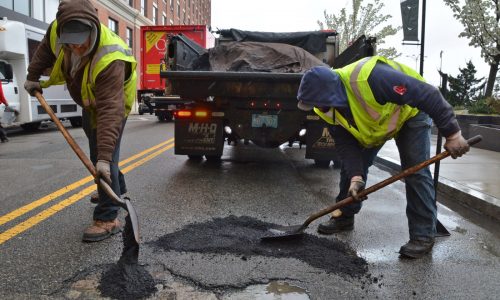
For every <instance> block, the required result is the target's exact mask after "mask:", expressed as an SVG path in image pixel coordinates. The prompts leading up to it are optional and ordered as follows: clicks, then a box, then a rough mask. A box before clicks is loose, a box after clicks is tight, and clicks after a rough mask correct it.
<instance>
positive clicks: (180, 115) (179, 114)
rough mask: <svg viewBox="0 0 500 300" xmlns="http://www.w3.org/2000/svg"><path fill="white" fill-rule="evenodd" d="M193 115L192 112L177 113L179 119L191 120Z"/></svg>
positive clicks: (180, 111) (179, 111)
mask: <svg viewBox="0 0 500 300" xmlns="http://www.w3.org/2000/svg"><path fill="white" fill-rule="evenodd" d="M191 115H192V113H191V111H190V110H178V111H176V112H175V116H176V117H177V118H190V117H191Z"/></svg>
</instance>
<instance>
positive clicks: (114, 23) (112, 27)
mask: <svg viewBox="0 0 500 300" xmlns="http://www.w3.org/2000/svg"><path fill="white" fill-rule="evenodd" d="M108 28H109V29H110V30H111V31H113V32H114V33H116V34H118V21H116V20H113V19H111V18H109V19H108Z"/></svg>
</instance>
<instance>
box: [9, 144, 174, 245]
mask: <svg viewBox="0 0 500 300" xmlns="http://www.w3.org/2000/svg"><path fill="white" fill-rule="evenodd" d="M172 147H174V144H170V145H168V146H166V147H164V148H162V149H160V150H158V151H156V152H154V153H151V154H150V155H148V156H146V157H144V158H142V159H140V160H139V161H137V162H135V163H133V164H131V165H130V166H128V167H126V168H124V169H123V170H122V172H123V173H127V172H130V171H131V170H133V169H135V168H137V167H139V166H140V165H142V164H144V163H146V162H147V161H149V160H151V159H153V158H155V157H156V156H158V155H160V154H162V153H163V152H165V151H167V150H168V149H171V148H172ZM95 189H96V186H95V185H92V186H89V187H87V188H85V189H83V190H81V191H80V192H78V193H76V194H74V195H71V196H70V197H69V198H66V199H63V200H61V201H60V202H59V203H57V204H54V205H52V206H51V207H49V208H47V209H45V210H43V211H42V212H40V213H39V214H37V215H36V216H33V217H31V218H29V219H27V220H26V221H24V222H21V223H19V224H18V225H16V226H14V227H12V228H10V229H7V230H6V231H4V232H2V233H0V245H1V244H3V243H5V242H6V241H8V240H10V239H11V238H13V237H15V236H16V235H18V234H20V233H22V232H24V231H26V230H28V229H30V228H32V227H33V226H35V225H37V224H38V223H40V222H42V221H43V220H46V219H48V218H49V217H50V216H52V215H54V214H56V213H57V212H59V211H61V210H63V209H64V208H66V207H68V206H70V205H71V204H73V203H75V202H77V201H78V200H80V199H82V198H83V197H85V196H87V195H89V194H90V193H92V192H93V191H95Z"/></svg>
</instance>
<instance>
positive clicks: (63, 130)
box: [35, 92, 139, 244]
mask: <svg viewBox="0 0 500 300" xmlns="http://www.w3.org/2000/svg"><path fill="white" fill-rule="evenodd" d="M35 97H36V98H37V99H38V102H40V104H41V105H42V107H43V109H45V111H46V112H47V113H48V114H49V116H50V118H51V119H52V121H53V122H54V123H55V124H56V126H57V128H58V129H59V131H61V133H62V135H63V136H64V138H65V139H66V141H67V142H68V144H69V145H70V147H71V148H72V149H73V151H74V152H75V154H76V155H77V156H78V158H80V160H81V161H82V163H83V164H84V165H85V167H87V170H89V172H90V174H92V176H94V178H96V176H97V173H96V170H95V168H94V165H93V164H92V162H91V161H90V159H89V158H88V157H87V156H86V155H85V153H84V152H83V150H82V148H80V146H78V144H77V143H76V141H75V140H74V139H73V137H72V136H71V135H70V134H69V132H68V131H67V130H66V128H65V127H64V126H63V124H62V123H61V121H60V120H59V118H57V117H56V115H55V114H54V111H53V110H52V108H51V107H50V106H49V105H48V104H47V101H45V98H44V97H43V96H42V94H40V93H39V92H35ZM99 186H100V187H101V188H102V189H103V190H104V192H106V194H107V195H108V196H109V197H111V199H113V201H115V202H116V204H117V205H119V206H121V207H122V208H123V209H125V210H126V211H127V212H128V214H129V217H130V221H131V223H132V229H133V231H134V237H135V241H136V242H137V244H139V221H138V219H137V213H136V212H135V209H134V207H133V206H132V204H131V203H130V200H128V199H126V198H125V199H124V200H122V199H121V198H120V197H118V196H117V195H116V194H115V192H113V189H111V187H110V186H109V185H108V184H107V183H106V181H104V180H102V178H101V179H100V180H99Z"/></svg>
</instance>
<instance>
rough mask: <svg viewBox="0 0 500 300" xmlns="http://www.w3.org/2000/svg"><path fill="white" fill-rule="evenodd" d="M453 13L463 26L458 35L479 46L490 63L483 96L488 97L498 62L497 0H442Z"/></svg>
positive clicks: (499, 33)
mask: <svg viewBox="0 0 500 300" xmlns="http://www.w3.org/2000/svg"><path fill="white" fill-rule="evenodd" d="M444 2H445V3H446V5H448V6H449V7H451V9H452V10H453V15H454V16H455V18H456V19H457V20H459V21H460V23H462V24H463V25H464V27H465V30H464V31H463V32H462V33H460V34H459V37H466V38H468V39H470V42H469V45H471V46H474V47H480V48H481V57H483V58H484V60H485V61H486V62H487V63H488V64H489V65H490V73H489V75H488V82H487V85H486V92H485V96H486V97H490V96H491V95H492V92H493V86H494V85H495V79H496V76H497V72H498V64H499V63H500V27H499V21H500V4H499V0H465V4H464V5H463V6H460V3H459V2H463V0H444Z"/></svg>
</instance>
